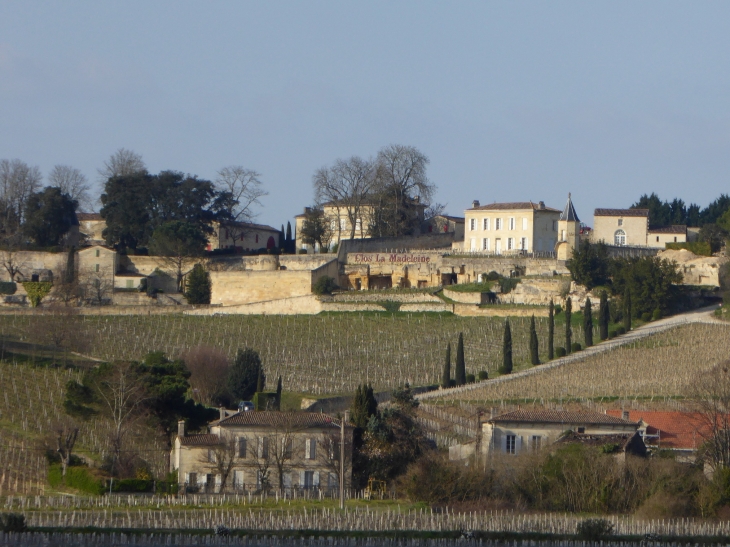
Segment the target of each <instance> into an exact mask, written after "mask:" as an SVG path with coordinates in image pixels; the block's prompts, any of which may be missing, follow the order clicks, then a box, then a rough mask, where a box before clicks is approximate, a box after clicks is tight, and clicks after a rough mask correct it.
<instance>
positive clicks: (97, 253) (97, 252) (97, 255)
mask: <svg viewBox="0 0 730 547" xmlns="http://www.w3.org/2000/svg"><path fill="white" fill-rule="evenodd" d="M96 257H97V258H98V257H99V249H97V250H96Z"/></svg>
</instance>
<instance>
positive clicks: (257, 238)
mask: <svg viewBox="0 0 730 547" xmlns="http://www.w3.org/2000/svg"><path fill="white" fill-rule="evenodd" d="M258 242H259V235H258V234H256V243H258Z"/></svg>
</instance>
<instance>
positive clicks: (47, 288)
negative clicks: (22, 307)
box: [23, 281, 53, 308]
mask: <svg viewBox="0 0 730 547" xmlns="http://www.w3.org/2000/svg"><path fill="white" fill-rule="evenodd" d="M52 287H53V283H51V282H50V281H25V282H24V283H23V288H24V289H25V292H26V293H28V298H30V305H31V306H33V307H34V308H37V307H38V306H39V305H40V303H41V300H43V299H44V298H45V297H46V296H47V295H48V293H49V292H51V288H52Z"/></svg>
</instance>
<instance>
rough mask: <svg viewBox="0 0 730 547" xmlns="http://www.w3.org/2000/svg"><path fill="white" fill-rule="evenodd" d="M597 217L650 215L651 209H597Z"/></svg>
mask: <svg viewBox="0 0 730 547" xmlns="http://www.w3.org/2000/svg"><path fill="white" fill-rule="evenodd" d="M593 216H596V217H648V216H649V209H596V210H595V211H594V212H593Z"/></svg>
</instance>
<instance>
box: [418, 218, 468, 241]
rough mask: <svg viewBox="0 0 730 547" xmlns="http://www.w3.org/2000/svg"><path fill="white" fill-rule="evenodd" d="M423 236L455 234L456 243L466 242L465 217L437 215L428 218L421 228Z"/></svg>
mask: <svg viewBox="0 0 730 547" xmlns="http://www.w3.org/2000/svg"><path fill="white" fill-rule="evenodd" d="M421 233H423V234H448V233H452V234H454V241H463V240H464V217H455V216H451V215H435V216H432V217H431V218H427V219H426V220H425V221H424V222H423V226H421Z"/></svg>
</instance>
